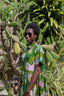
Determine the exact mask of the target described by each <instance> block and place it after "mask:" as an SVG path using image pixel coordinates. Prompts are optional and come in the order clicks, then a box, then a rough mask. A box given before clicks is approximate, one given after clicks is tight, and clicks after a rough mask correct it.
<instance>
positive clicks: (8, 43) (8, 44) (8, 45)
mask: <svg viewBox="0 0 64 96" xmlns="http://www.w3.org/2000/svg"><path fill="white" fill-rule="evenodd" d="M7 47H10V41H9V40H8V39H7Z"/></svg>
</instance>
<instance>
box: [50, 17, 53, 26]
mask: <svg viewBox="0 0 64 96" xmlns="http://www.w3.org/2000/svg"><path fill="white" fill-rule="evenodd" d="M50 24H51V27H52V26H53V18H50Z"/></svg>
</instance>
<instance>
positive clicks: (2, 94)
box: [0, 90, 8, 96]
mask: <svg viewBox="0 0 64 96" xmlns="http://www.w3.org/2000/svg"><path fill="white" fill-rule="evenodd" d="M0 96H8V93H7V91H6V90H3V91H1V92H0Z"/></svg>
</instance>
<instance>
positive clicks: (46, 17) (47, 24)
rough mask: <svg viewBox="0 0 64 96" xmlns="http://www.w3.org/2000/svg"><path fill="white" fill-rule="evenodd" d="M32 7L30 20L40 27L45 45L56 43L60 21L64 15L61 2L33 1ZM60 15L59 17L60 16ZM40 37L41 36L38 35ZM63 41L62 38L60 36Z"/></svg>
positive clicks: (60, 0) (59, 30)
mask: <svg viewBox="0 0 64 96" xmlns="http://www.w3.org/2000/svg"><path fill="white" fill-rule="evenodd" d="M33 3H34V5H35V6H34V7H33V9H32V12H31V19H32V20H33V21H34V22H38V24H39V25H40V27H41V29H42V30H41V34H43V37H42V39H43V40H44V41H42V42H45V43H52V42H54V41H57V40H58V38H59V37H60V36H59V35H60V32H61V26H60V21H61V19H62V16H63V14H64V12H63V9H62V8H61V7H63V2H62V0H52V1H51V0H48V1H47V0H40V1H39V2H36V0H34V2H33ZM60 15H61V16H60ZM40 36H41V35H40ZM61 38H62V39H63V36H61Z"/></svg>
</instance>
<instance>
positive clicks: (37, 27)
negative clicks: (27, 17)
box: [25, 23, 40, 41]
mask: <svg viewBox="0 0 64 96" xmlns="http://www.w3.org/2000/svg"><path fill="white" fill-rule="evenodd" d="M27 28H32V29H33V31H34V33H35V35H37V38H36V41H37V39H38V36H39V33H40V28H39V26H38V25H37V24H36V23H29V24H28V25H27V27H26V28H25V31H26V29H27Z"/></svg>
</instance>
